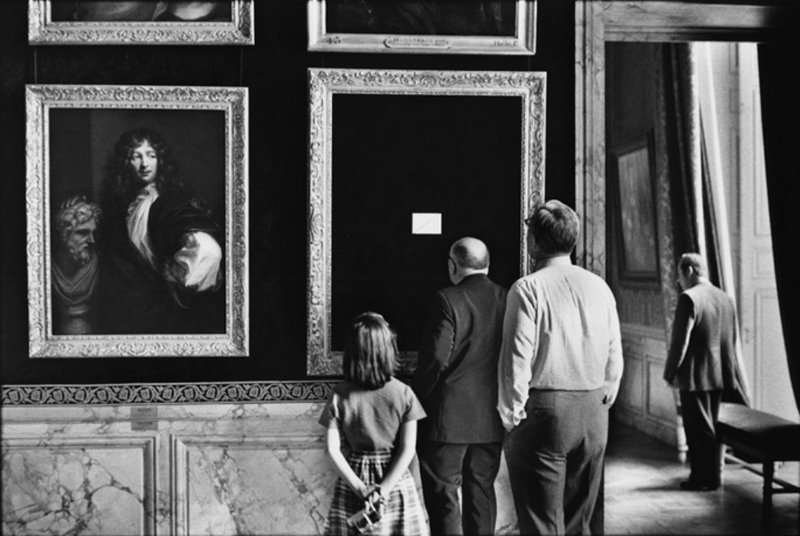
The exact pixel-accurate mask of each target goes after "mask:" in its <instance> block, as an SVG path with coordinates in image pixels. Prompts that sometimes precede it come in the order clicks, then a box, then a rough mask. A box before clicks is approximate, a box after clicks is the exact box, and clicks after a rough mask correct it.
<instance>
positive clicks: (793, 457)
mask: <svg viewBox="0 0 800 536" xmlns="http://www.w3.org/2000/svg"><path fill="white" fill-rule="evenodd" d="M717 435H718V437H719V440H720V442H721V443H724V444H725V445H727V446H729V447H732V448H733V449H734V451H735V452H739V453H741V454H742V455H743V456H744V457H745V458H746V459H747V461H752V462H760V463H761V464H762V468H763V472H762V475H763V477H764V487H763V494H762V503H761V507H762V513H763V514H765V515H769V514H770V513H771V512H772V495H773V494H776V493H800V487H798V486H796V485H794V484H790V483H788V482H784V481H782V480H776V479H775V476H774V475H775V462H781V461H800V424H798V423H794V422H792V421H789V420H787V419H783V418H781V417H778V416H777V415H772V414H771V413H766V412H763V411H759V410H756V409H751V408H748V407H747V406H743V405H741V404H730V403H723V404H722V405H721V406H720V411H719V420H718V423H717ZM776 484H777V486H778V487H776V486H775V485H776Z"/></svg>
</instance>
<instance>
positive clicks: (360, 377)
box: [344, 312, 398, 389]
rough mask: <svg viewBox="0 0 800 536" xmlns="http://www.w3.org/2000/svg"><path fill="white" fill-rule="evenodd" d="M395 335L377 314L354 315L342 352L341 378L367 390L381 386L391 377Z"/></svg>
mask: <svg viewBox="0 0 800 536" xmlns="http://www.w3.org/2000/svg"><path fill="white" fill-rule="evenodd" d="M397 353H398V352H397V336H396V335H395V333H394V331H393V330H392V328H391V327H390V326H389V323H388V322H386V320H384V318H383V317H382V316H381V315H379V314H378V313H373V312H366V313H361V314H360V315H358V316H357V317H356V318H355V320H354V321H353V325H352V326H351V328H350V332H349V333H348V337H347V342H346V345H345V350H344V377H345V379H346V380H349V381H351V382H353V383H356V384H358V385H361V386H363V387H366V388H368V389H377V388H378V387H382V386H383V385H384V384H385V383H386V382H388V381H389V380H390V379H391V378H392V376H393V375H394V370H395V366H396V360H397Z"/></svg>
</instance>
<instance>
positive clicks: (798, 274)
mask: <svg viewBox="0 0 800 536" xmlns="http://www.w3.org/2000/svg"><path fill="white" fill-rule="evenodd" d="M796 50H798V42H797V41H796V40H792V42H791V43H769V44H760V45H759V46H758V68H759V80H760V88H761V120H762V126H763V131H764V160H765V165H766V171H767V196H768V202H769V214H770V227H771V230H772V251H773V258H774V261H775V278H776V282H777V286H778V302H779V304H780V312H781V322H782V324H783V338H784V344H785V346H786V358H787V360H788V364H789V375H790V376H791V380H792V389H793V391H794V399H795V404H796V405H797V407H798V409H800V330H798V328H800V268H799V267H798V265H797V263H796V261H795V258H794V256H795V254H796V252H797V249H798V247H800V218H798V215H799V214H800V210H798V203H800V172H798V170H800V164H798V151H800V97H798V95H797V88H796V87H795V86H794V84H792V83H791V82H790V81H789V80H790V78H791V76H790V75H791V72H792V71H793V67H792V66H793V65H794V64H795V62H796V58H795V57H794V55H793V53H794V51H796Z"/></svg>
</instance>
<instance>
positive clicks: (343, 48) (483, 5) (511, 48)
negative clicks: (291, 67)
mask: <svg viewBox="0 0 800 536" xmlns="http://www.w3.org/2000/svg"><path fill="white" fill-rule="evenodd" d="M307 1H308V4H307V5H308V8H307V11H308V50H310V51H316V52H371V53H413V54H517V55H531V54H534V53H535V52H536V0H510V1H507V0H497V1H492V2H480V1H475V0H467V1H465V2H437V1H435V0H433V1H427V2H408V1H400V2H385V1H381V0H367V1H363V0H359V1H352V0H307Z"/></svg>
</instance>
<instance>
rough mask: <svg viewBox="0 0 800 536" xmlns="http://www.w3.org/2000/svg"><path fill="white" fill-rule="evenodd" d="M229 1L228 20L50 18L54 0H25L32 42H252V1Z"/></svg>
mask: <svg viewBox="0 0 800 536" xmlns="http://www.w3.org/2000/svg"><path fill="white" fill-rule="evenodd" d="M220 1H221V2H227V3H230V5H231V8H230V15H231V17H230V18H231V20H213V21H212V20H208V21H206V20H197V21H180V22H177V21H141V20H118V21H90V20H85V21H63V20H53V16H52V14H53V9H52V8H53V5H52V4H53V0H28V42H29V43H30V44H32V45H252V44H254V43H255V23H254V19H253V10H254V6H255V1H254V0H220Z"/></svg>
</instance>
